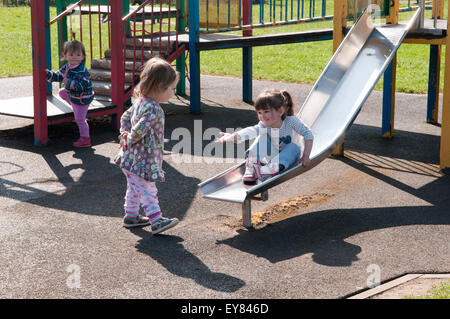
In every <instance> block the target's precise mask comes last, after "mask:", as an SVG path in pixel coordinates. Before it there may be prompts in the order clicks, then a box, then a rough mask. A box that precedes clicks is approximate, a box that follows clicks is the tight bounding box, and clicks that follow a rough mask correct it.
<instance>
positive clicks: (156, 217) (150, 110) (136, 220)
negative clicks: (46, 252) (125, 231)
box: [115, 58, 179, 234]
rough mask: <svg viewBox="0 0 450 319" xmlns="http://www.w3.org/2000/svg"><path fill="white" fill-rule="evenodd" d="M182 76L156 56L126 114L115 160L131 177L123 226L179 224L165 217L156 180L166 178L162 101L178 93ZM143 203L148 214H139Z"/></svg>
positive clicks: (161, 228) (158, 228)
mask: <svg viewBox="0 0 450 319" xmlns="http://www.w3.org/2000/svg"><path fill="white" fill-rule="evenodd" d="M178 79H179V75H178V73H177V72H176V71H175V70H174V69H173V67H172V66H171V65H170V64H169V63H168V62H167V61H165V60H163V59H160V58H152V59H150V60H149V61H148V62H147V63H146V64H145V67H144V69H143V70H142V72H141V75H140V82H139V84H138V85H137V87H136V89H135V92H134V93H135V101H134V103H133V105H132V106H131V107H130V108H129V109H128V110H127V111H126V112H125V113H124V114H123V115H122V118H121V121H120V123H121V128H120V133H121V134H120V136H119V137H120V151H119V154H118V155H117V157H116V158H115V163H116V164H117V165H119V167H121V168H122V171H123V173H124V174H125V176H126V179H127V191H126V195H125V205H124V207H125V217H124V219H123V226H124V227H127V228H130V227H137V226H146V225H150V224H151V225H152V234H158V233H160V232H162V231H164V230H166V229H169V228H171V227H173V226H175V225H176V224H177V223H178V219H176V218H172V219H169V218H165V217H162V213H161V209H160V207H159V202H158V197H157V192H158V190H157V188H156V185H155V182H156V181H164V171H163V170H162V163H163V148H164V111H163V109H162V108H161V106H160V103H163V102H167V101H169V99H170V98H171V97H172V96H173V95H174V94H175V89H176V85H177V83H178ZM140 205H142V207H143V209H144V212H145V215H146V217H144V216H141V215H140V214H139V207H140Z"/></svg>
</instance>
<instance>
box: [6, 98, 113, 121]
mask: <svg viewBox="0 0 450 319" xmlns="http://www.w3.org/2000/svg"><path fill="white" fill-rule="evenodd" d="M114 108H115V105H114V104H112V103H111V102H110V101H107V100H105V101H102V100H96V99H95V100H94V101H92V103H91V104H90V105H89V110H88V115H100V114H99V113H107V111H109V110H114ZM0 114H2V115H9V116H16V117H22V118H29V119H33V118H34V102H33V97H32V96H27V97H21V98H16V99H8V100H2V101H1V104H0ZM68 117H73V110H72V107H71V106H70V105H69V104H68V103H67V102H65V101H64V100H62V99H61V98H60V97H59V96H55V95H53V96H49V97H47V119H48V121H49V123H56V122H58V121H60V120H62V119H66V118H68Z"/></svg>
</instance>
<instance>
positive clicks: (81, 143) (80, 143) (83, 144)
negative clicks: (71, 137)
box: [72, 136, 91, 147]
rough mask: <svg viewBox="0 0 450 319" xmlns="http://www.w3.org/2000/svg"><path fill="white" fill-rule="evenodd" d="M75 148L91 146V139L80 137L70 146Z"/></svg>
mask: <svg viewBox="0 0 450 319" xmlns="http://www.w3.org/2000/svg"><path fill="white" fill-rule="evenodd" d="M72 146H75V147H89V146H91V139H90V138H89V137H83V136H81V137H80V138H79V139H78V141H76V142H75V143H73V144H72Z"/></svg>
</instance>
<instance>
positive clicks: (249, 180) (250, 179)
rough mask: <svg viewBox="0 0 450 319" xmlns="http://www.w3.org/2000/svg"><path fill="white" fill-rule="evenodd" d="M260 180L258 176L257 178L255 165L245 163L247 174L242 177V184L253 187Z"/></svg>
mask: <svg viewBox="0 0 450 319" xmlns="http://www.w3.org/2000/svg"><path fill="white" fill-rule="evenodd" d="M257 180H258V176H256V173H255V168H254V163H252V162H251V161H249V160H248V159H247V161H246V162H245V172H244V175H243V176H242V182H243V183H244V184H247V185H252V184H254V183H255V182H256V181H257Z"/></svg>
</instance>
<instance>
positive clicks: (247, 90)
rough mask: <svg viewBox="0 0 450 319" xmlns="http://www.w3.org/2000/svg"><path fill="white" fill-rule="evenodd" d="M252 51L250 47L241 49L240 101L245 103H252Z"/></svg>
mask: <svg viewBox="0 0 450 319" xmlns="http://www.w3.org/2000/svg"><path fill="white" fill-rule="evenodd" d="M252 51H253V50H252V47H245V48H243V49H242V100H243V101H244V102H246V103H251V102H252V91H253V87H252V73H253V63H252V58H253V56H252V55H253V52H252Z"/></svg>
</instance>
